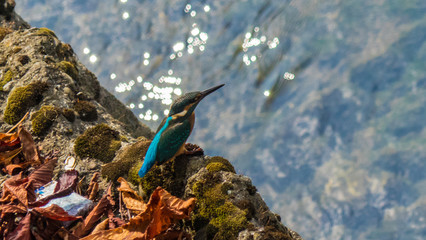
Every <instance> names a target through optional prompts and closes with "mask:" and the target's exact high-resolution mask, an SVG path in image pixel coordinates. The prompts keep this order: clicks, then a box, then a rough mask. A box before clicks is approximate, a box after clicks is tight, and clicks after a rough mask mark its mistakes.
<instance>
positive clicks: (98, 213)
mask: <svg viewBox="0 0 426 240" xmlns="http://www.w3.org/2000/svg"><path fill="white" fill-rule="evenodd" d="M109 188H111V186H110V187H109ZM107 196H108V191H107V193H106V194H105V195H104V196H103V197H102V198H101V200H99V202H98V204H97V205H96V206H95V207H94V208H93V209H92V211H90V213H89V215H87V217H86V218H85V219H84V222H83V224H80V225H79V226H78V227H77V228H76V229H74V231H73V234H74V235H75V236H77V237H82V236H85V235H87V234H88V233H89V232H90V230H91V229H92V228H94V227H95V225H96V222H97V221H98V220H99V219H101V217H102V215H103V214H105V213H107V208H108V206H109V200H108V199H107Z"/></svg>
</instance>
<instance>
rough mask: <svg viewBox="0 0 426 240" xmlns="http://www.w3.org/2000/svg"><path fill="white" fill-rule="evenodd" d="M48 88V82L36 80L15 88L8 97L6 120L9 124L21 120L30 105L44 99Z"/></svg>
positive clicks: (5, 112)
mask: <svg viewBox="0 0 426 240" xmlns="http://www.w3.org/2000/svg"><path fill="white" fill-rule="evenodd" d="M47 88H48V86H47V83H42V82H35V83H31V84H29V85H27V86H24V87H19V88H16V89H15V90H13V91H12V93H11V94H10V96H9V98H8V99H7V106H6V109H5V111H4V121H5V122H7V123H9V124H16V123H17V122H19V120H20V119H21V118H22V117H23V116H24V115H25V113H26V112H27V111H28V109H29V108H30V107H33V106H35V105H37V104H38V103H39V102H40V101H41V100H42V98H43V92H44V91H46V90H47Z"/></svg>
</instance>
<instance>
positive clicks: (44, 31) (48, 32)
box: [35, 27, 58, 38]
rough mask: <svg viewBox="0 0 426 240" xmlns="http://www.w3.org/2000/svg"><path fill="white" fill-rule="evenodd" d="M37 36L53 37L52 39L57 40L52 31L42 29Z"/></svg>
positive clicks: (37, 32)
mask: <svg viewBox="0 0 426 240" xmlns="http://www.w3.org/2000/svg"><path fill="white" fill-rule="evenodd" d="M35 34H37V35H42V36H50V37H54V38H58V37H57V36H56V34H55V32H53V31H52V30H50V29H48V28H45V27H42V28H39V29H38V30H37V31H36V33H35Z"/></svg>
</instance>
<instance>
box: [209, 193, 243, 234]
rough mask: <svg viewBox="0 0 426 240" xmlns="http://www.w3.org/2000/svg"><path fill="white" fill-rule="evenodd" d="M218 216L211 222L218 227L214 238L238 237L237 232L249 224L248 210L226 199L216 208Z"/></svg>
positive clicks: (215, 212)
mask: <svg viewBox="0 0 426 240" xmlns="http://www.w3.org/2000/svg"><path fill="white" fill-rule="evenodd" d="M214 215H215V216H216V217H215V218H213V219H212V220H211V221H210V224H211V225H213V226H214V227H215V228H217V229H218V232H217V233H216V234H215V236H214V239H218V240H219V239H224V240H225V239H236V238H237V234H238V233H239V232H240V231H242V230H244V229H245V228H246V226H247V223H248V222H247V218H246V212H245V211H243V210H241V209H239V208H238V207H236V206H234V205H233V204H232V203H231V202H229V201H226V202H225V203H224V204H223V205H221V206H219V207H218V208H216V209H215V211H214Z"/></svg>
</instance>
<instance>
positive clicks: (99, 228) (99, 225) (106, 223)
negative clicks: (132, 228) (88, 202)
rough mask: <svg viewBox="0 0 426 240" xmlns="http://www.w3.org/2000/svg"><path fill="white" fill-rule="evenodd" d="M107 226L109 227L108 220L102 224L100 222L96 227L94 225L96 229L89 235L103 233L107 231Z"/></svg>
mask: <svg viewBox="0 0 426 240" xmlns="http://www.w3.org/2000/svg"><path fill="white" fill-rule="evenodd" d="M108 225H109V219H108V218H107V219H105V220H103V221H102V222H100V223H99V224H98V225H96V227H95V228H94V229H93V231H92V233H91V234H94V233H97V232H100V231H103V230H107V229H108Z"/></svg>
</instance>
